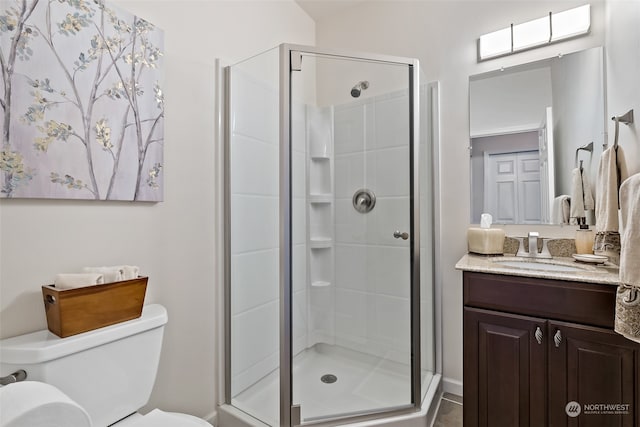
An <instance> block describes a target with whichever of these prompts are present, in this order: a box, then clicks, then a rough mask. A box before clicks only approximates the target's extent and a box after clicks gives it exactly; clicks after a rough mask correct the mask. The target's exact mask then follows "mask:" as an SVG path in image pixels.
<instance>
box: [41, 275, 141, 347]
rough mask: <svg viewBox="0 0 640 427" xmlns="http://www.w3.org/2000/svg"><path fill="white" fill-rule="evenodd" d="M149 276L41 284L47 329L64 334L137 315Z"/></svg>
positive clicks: (138, 315)
mask: <svg viewBox="0 0 640 427" xmlns="http://www.w3.org/2000/svg"><path fill="white" fill-rule="evenodd" d="M148 279H149V278H148V277H138V278H137V279H133V280H124V281H121V282H113V283H105V284H103V285H92V286H85V287H82V288H74V289H56V287H55V286H53V285H45V286H42V298H43V300H44V308H45V312H46V315H47V325H48V327H49V330H50V331H51V332H53V333H54V334H56V335H57V336H59V337H61V338H65V337H68V336H71V335H76V334H79V333H82V332H87V331H91V330H93V329H98V328H102V327H104V326H109V325H113V324H115V323H120V322H124V321H126V320H131V319H136V318H138V317H140V315H141V314H142V305H143V303H144V296H145V293H146V290H147V280H148Z"/></svg>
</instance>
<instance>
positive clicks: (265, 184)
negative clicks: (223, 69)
mask: <svg viewBox="0 0 640 427" xmlns="http://www.w3.org/2000/svg"><path fill="white" fill-rule="evenodd" d="M276 55H277V51H272V52H270V53H268V54H265V57H262V58H257V59H255V60H253V59H252V60H249V61H246V62H245V63H243V64H240V65H236V66H234V68H233V71H232V75H231V85H232V86H231V91H232V94H233V103H232V105H231V115H232V117H231V120H232V124H231V143H230V151H231V160H230V161H231V168H230V169H231V176H230V179H231V236H232V240H231V280H232V286H231V307H232V321H231V340H232V341H231V354H232V360H233V362H232V363H231V375H232V396H236V395H237V394H238V393H240V392H241V391H242V390H244V389H245V388H246V387H248V386H250V385H251V384H253V383H255V382H256V381H258V380H259V379H260V378H262V377H264V376H265V375H267V374H268V373H269V372H271V371H273V370H274V369H276V367H277V365H278V342H279V341H278V337H279V326H278V325H279V292H278V284H279V264H278V259H279V236H278V229H279V204H278V195H279V147H278V89H277V86H275V85H276V84H277V80H275V82H273V81H272V82H270V81H269V80H267V79H265V78H264V77H263V75H262V74H261V72H260V71H259V70H261V69H264V63H262V61H264V60H267V61H268V60H269V57H271V58H272V59H275V58H277V56H276ZM275 64H277V61H275Z"/></svg>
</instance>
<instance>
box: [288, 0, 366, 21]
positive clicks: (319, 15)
mask: <svg viewBox="0 0 640 427" xmlns="http://www.w3.org/2000/svg"><path fill="white" fill-rule="evenodd" d="M365 1H367V0H295V2H296V3H298V5H300V7H301V8H302V9H303V10H304V11H305V12H307V14H308V15H309V16H311V18H312V19H313V20H314V21H316V22H317V21H319V20H321V19H323V18H325V17H327V16H331V15H334V14H336V13H339V12H341V11H343V10H344V9H348V8H351V7H354V6H357V5H358V4H361V3H364V2H365Z"/></svg>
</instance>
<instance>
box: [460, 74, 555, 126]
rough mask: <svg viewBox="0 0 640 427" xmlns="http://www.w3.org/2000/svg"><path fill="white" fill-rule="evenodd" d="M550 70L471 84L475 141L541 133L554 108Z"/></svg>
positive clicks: (482, 79) (479, 79)
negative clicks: (512, 134) (552, 104)
mask: <svg viewBox="0 0 640 427" xmlns="http://www.w3.org/2000/svg"><path fill="white" fill-rule="evenodd" d="M551 99H552V96H551V72H550V69H549V67H540V68H534V69H531V70H523V71H518V72H515V73H509V72H505V73H501V74H497V75H495V74H494V73H489V74H488V75H487V76H483V77H479V78H477V79H473V80H471V81H470V82H469V115H470V118H469V121H470V134H471V136H473V137H479V136H487V135H495V134H504V133H513V132H525V131H530V130H533V129H538V128H539V127H540V124H541V123H542V119H543V117H544V115H545V111H546V108H547V107H549V106H551V103H552V101H551Z"/></svg>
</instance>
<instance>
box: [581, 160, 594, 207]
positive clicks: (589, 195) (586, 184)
mask: <svg viewBox="0 0 640 427" xmlns="http://www.w3.org/2000/svg"><path fill="white" fill-rule="evenodd" d="M580 178H581V179H582V195H583V197H584V210H585V211H592V210H594V209H595V207H596V202H595V200H594V199H593V191H591V182H590V181H589V174H588V173H587V171H586V170H584V169H582V168H580Z"/></svg>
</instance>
